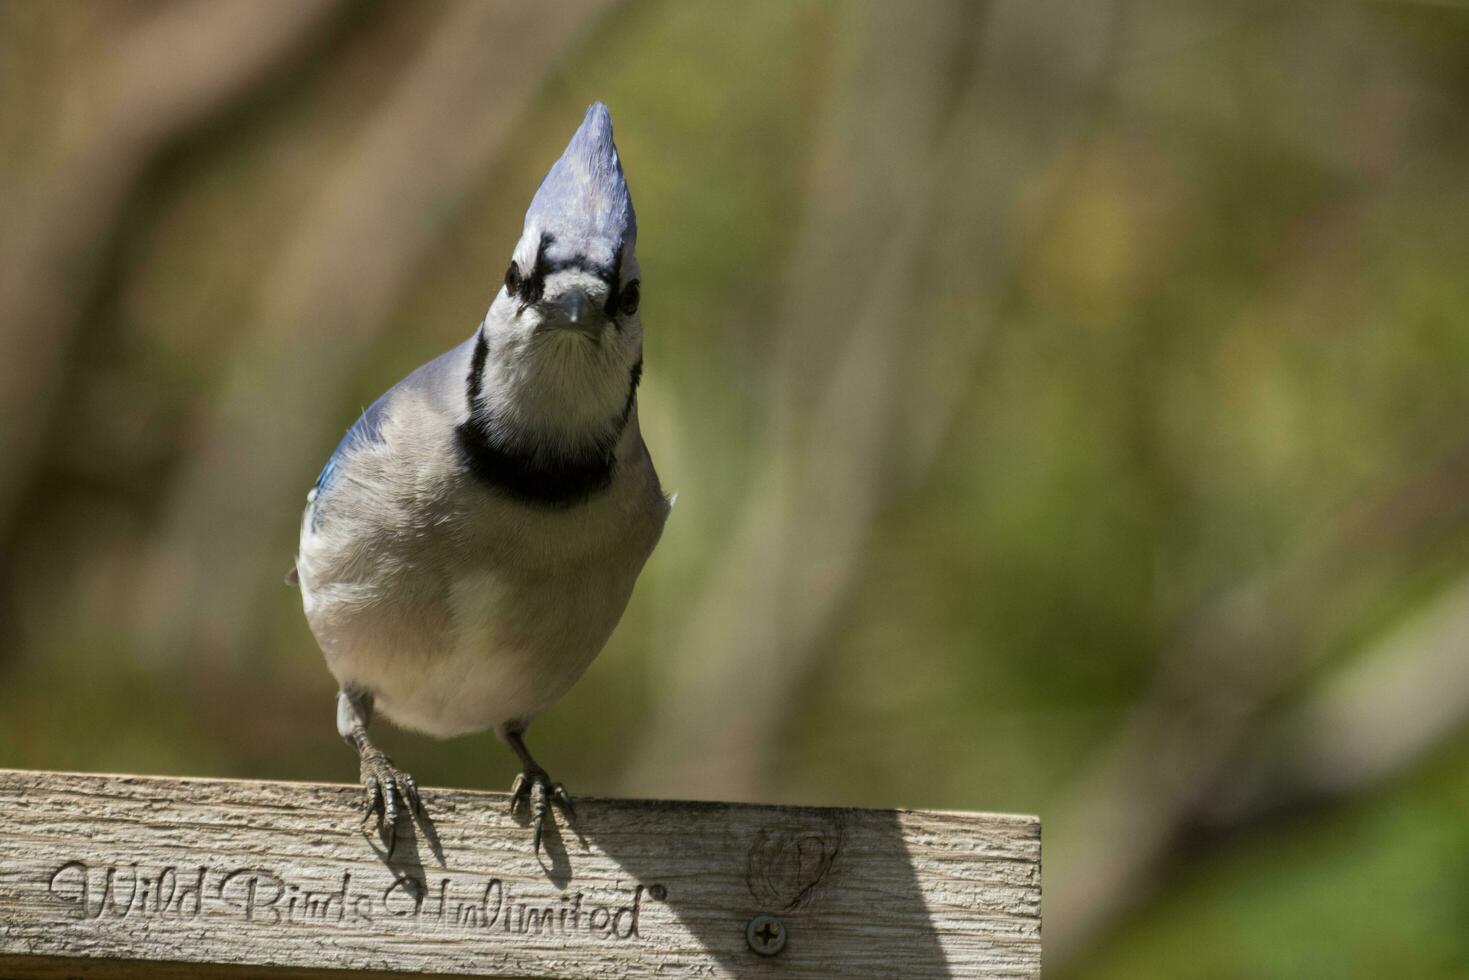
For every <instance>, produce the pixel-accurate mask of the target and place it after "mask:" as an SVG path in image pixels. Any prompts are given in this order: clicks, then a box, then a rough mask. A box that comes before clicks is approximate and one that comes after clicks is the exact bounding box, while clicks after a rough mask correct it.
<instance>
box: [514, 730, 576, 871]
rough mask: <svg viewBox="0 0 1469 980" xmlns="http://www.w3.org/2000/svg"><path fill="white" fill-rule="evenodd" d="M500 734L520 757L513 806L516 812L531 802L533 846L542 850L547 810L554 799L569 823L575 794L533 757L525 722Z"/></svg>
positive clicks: (571, 818)
mask: <svg viewBox="0 0 1469 980" xmlns="http://www.w3.org/2000/svg"><path fill="white" fill-rule="evenodd" d="M500 737H501V738H503V739H505V742H506V744H508V745H509V746H510V748H511V749H513V750H514V751H515V754H516V755H518V756H519V757H520V766H521V771H520V775H518V776H516V777H515V783H514V785H512V786H511V787H510V810H511V812H512V813H513V812H515V810H516V809H517V808H519V807H520V805H521V804H522V803H529V804H530V807H531V821H532V823H533V824H534V825H535V836H534V838H532V843H531V847H532V849H533V850H534V852H535V853H536V854H539V853H540V852H541V833H542V831H543V830H544V829H545V826H546V814H547V813H548V812H549V811H550V804H552V803H554V804H556V805H557V806H559V807H560V808H561V809H562V811H563V812H564V813H565V814H566V819H567V822H568V823H570V822H573V821H575V820H576V810H575V809H574V808H573V807H572V805H571V797H570V796H569V795H568V794H567V792H566V787H565V786H562V785H561V784H560V783H553V782H551V777H550V776H549V775H547V774H546V770H544V769H542V768H541V767H540V765H539V764H538V763H537V762H536V760H535V759H533V758H531V754H530V750H529V749H527V748H526V747H525V726H524V725H519V724H510V725H506V726H505V727H504V728H503V729H501V730H500Z"/></svg>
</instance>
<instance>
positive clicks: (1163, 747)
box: [0, 0, 1469, 980]
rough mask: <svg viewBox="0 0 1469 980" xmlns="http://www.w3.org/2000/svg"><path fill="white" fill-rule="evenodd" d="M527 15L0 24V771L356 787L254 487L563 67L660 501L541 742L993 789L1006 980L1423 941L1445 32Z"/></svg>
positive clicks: (669, 767)
mask: <svg viewBox="0 0 1469 980" xmlns="http://www.w3.org/2000/svg"><path fill="white" fill-rule="evenodd" d="M538 6H539V5H529V4H526V5H522V4H518V3H508V2H507V3H490V2H484V3H462V4H450V3H442V2H432V3H430V2H418V3H412V4H400V3H386V2H384V3H369V4H357V3H347V2H340V0H310V2H305V0H303V2H300V3H295V2H291V3H286V2H279V0H272V2H259V3H254V2H233V3H202V2H188V0H181V2H173V3H170V2H163V3H138V2H112V3H80V2H57V3H40V2H21V0H11V2H5V3H0V147H3V149H0V362H3V363H0V541H3V547H0V765H4V766H12V767H33V768H47V769H77V770H110V771H129V772H150V773H178V774H191V775H216V776H248V777H257V778H293V779H317V780H332V781H347V780H351V779H353V778H355V775H356V764H355V761H354V760H353V759H352V757H351V753H350V752H349V751H348V750H347V749H346V748H345V747H344V746H343V745H342V744H341V742H340V741H339V740H338V738H337V736H336V733H335V730H334V725H333V708H332V700H333V691H334V687H333V683H332V681H331V678H330V677H329V675H328V674H327V671H326V669H325V667H324V665H323V664H322V662H321V659H320V657H319V655H318V653H317V651H316V648H315V646H314V642H313V640H312V638H311V635H310V633H309V632H308V631H307V629H306V625H305V622H304V620H303V618H302V616H301V612H300V605H299V596H298V594H297V593H296V592H295V591H294V590H291V589H289V588H286V587H285V586H283V585H282V584H281V576H282V574H283V573H284V572H285V571H286V569H287V568H288V567H289V566H290V563H291V559H292V556H293V554H294V547H295V537H296V533H297V521H298V518H299V513H300V507H301V506H302V505H303V503H304V495H305V491H306V489H307V487H308V486H309V485H310V483H311V481H312V478H313V477H314V475H315V473H316V472H317V469H318V468H319V467H320V465H321V462H322V461H323V459H324V458H325V457H326V455H327V454H328V453H329V452H330V450H331V448H332V446H333V445H334V444H335V442H336V440H337V438H338V437H339V436H340V434H341V432H342V430H343V429H344V428H345V427H346V426H347V425H348V424H349V423H350V422H351V421H352V419H353V418H354V416H355V415H356V413H357V412H358V411H359V410H360V408H361V407H362V406H363V405H365V404H367V403H369V402H370V401H371V400H372V399H373V398H374V397H376V395H377V394H378V393H379V392H381V391H382V390H383V389H384V388H386V387H387V386H388V385H390V384H391V383H392V382H394V381H395V380H397V379H398V378H399V377H401V376H402V375H403V374H404V373H406V372H407V371H408V370H409V369H411V368H412V367H414V366H416V365H417V364H419V363H421V362H422V361H424V360H427V359H429V358H430V357H432V356H434V355H436V354H437V353H439V352H440V351H442V350H444V349H446V348H447V347H449V346H451V345H453V344H455V343H457V342H458V341H460V340H461V339H463V338H464V337H466V336H468V335H469V333H470V332H471V331H472V330H473V328H474V326H475V324H476V323H477V321H478V319H479V318H480V316H481V315H482V313H483V311H484V308H485V306H486V305H487V304H488V302H489V299H490V298H491V296H492V295H493V292H494V290H495V289H496V288H497V286H498V283H499V279H500V276H501V273H502V270H503V269H504V266H505V263H506V259H507V256H508V254H509V251H510V248H511V246H512V245H513V243H514V241H515V239H516V237H517V236H518V234H519V230H520V221H521V217H522V215H523V212H524V208H525V206H526V204H527V203H528V202H529V199H530V196H531V194H532V193H533V192H534V190H535V187H536V184H537V181H538V180H539V178H540V176H541V175H542V174H543V173H544V171H545V170H546V168H547V167H548V166H549V165H550V163H551V162H552V161H553V160H554V159H555V157H556V155H557V154H558V153H559V151H560V148H561V146H562V145H563V144H564V141H565V140H566V138H567V137H568V135H569V134H570V132H571V131H572V130H573V129H574V127H575V126H576V124H577V122H578V121H579V120H580V118H581V113H582V111H583V109H584V108H585V106H586V104H587V103H588V102H590V101H592V100H594V99H602V100H605V101H606V102H608V103H609V105H610V106H611V108H612V111H613V114H614V118H615V120H616V126H617V139H618V145H619V147H620V149H621V153H622V159H623V162H624V165H625V167H626V170H627V174H628V177H629V181H630V183H631V186H632V189H633V195H634V199H635V201H636V204H637V208H638V215H639V219H640V220H639V227H640V232H641V235H640V240H639V256H640V259H641V262H642V266H643V270H644V288H643V297H644V300H643V316H644V322H645V324H646V331H647V351H646V358H647V372H646V374H645V381H644V387H643V394H642V397H641V400H640V406H641V409H640V410H641V414H642V419H643V426H644V432H645V435H646V437H647V441H648V443H649V445H650V447H651V449H652V451H653V454H654V457H655V458H656V460H657V463H658V468H659V471H660V473H661V475H662V477H663V482H664V485H665V487H667V488H668V489H670V490H676V491H677V492H678V503H677V506H676V508H675V509H674V512H673V515H672V518H671V520H670V522H669V525H668V530H667V532H666V533H665V536H664V539H663V542H662V544H661V545H660V547H659V549H658V551H657V553H656V554H655V555H654V557H653V559H652V561H651V562H650V564H649V566H648V568H647V570H646V571H645V572H644V574H643V577H642V580H641V582H640V584H639V586H638V590H637V593H636V595H635V597H634V600H633V605H632V607H631V608H630V610H629V611H628V614H627V616H626V618H625V620H624V621H623V623H622V625H621V627H620V628H619V629H618V631H617V634H616V635H615V636H614V638H613V641H612V643H611V644H610V645H609V647H608V649H607V650H606V651H605V652H604V653H603V654H602V656H601V657H600V659H599V660H598V661H597V662H596V664H595V665H594V666H593V667H592V669H591V670H590V672H589V673H588V674H587V676H586V677H585V678H584V679H583V680H582V682H581V683H580V684H579V685H578V686H577V687H576V688H575V689H574V691H573V692H572V693H571V694H570V695H569V696H568V697H567V698H566V699H565V700H564V701H562V702H561V703H560V704H558V705H557V706H556V707H555V708H554V709H552V710H551V711H550V712H549V713H548V714H547V715H546V716H544V718H543V719H541V720H540V721H539V722H538V724H537V725H536V728H535V732H534V735H535V738H534V739H533V744H534V745H535V746H536V751H537V753H538V755H539V756H540V757H541V758H542V759H543V760H544V761H546V763H547V765H548V767H549V768H550V769H551V770H552V771H553V772H554V773H555V774H556V776H557V777H558V778H560V779H563V780H565V781H566V783H567V784H568V785H569V786H570V787H571V790H572V792H573V793H582V794H588V795H606V794H629V795H640V796H648V795H664V796H682V797H712V798H727V799H752V800H763V801H770V802H788V803H821V804H854V805H869V806H885V807H886V806H913V807H944V808H964V809H983V810H1002V811H1024V812H1034V813H1039V814H1040V815H1041V817H1042V819H1043V821H1044V827H1045V835H1044V839H1045V848H1046V871H1045V882H1044V888H1045V905H1044V909H1045V930H1044V935H1045V942H1046V956H1047V974H1048V975H1049V976H1056V977H1071V978H1104V977H1105V978H1111V977H1117V978H1121V977H1128V978H1138V977H1159V978H1221V980H1223V978H1237V977H1252V978H1253V977H1301V976H1330V977H1337V978H1358V977H1360V978H1378V977H1382V976H1385V975H1389V974H1392V975H1395V976H1403V977H1423V978H1437V977H1444V978H1449V977H1463V976H1465V975H1466V974H1469V926H1466V923H1469V819H1466V817H1469V411H1466V409H1469V370H1466V367H1469V328H1466V324H1469V233H1466V232H1469V220H1466V219H1469V167H1466V161H1469V10H1466V9H1464V8H1459V7H1456V6H1454V5H1450V4H1446V3H1445V4H1432V3H1422V4H1419V3H1380V4H1353V3H1345V2H1323V3H1304V2H1303V3H1293V4H1285V3H1235V4H1217V3H1203V2H1199V3H1186V2H1185V3H1178V2H1172V3H1162V2H1144V0H990V2H957V0H956V2H940V0H934V2H928V3H923V4H897V3H892V4H888V3H869V4H857V3H836V2H815V0H802V2H789V3H787V2H774V0H772V2H761V3H755V4H748V5H741V6H731V5H726V4H708V3H698V4H696V3H684V2H677V0H629V2H623V3H615V2H609V0H576V2H574V3H568V4H565V5H557V9H556V10H555V12H554V13H551V12H542V13H537V11H536V8H537V7H538ZM380 736H381V742H382V744H383V746H384V748H385V749H387V751H388V752H389V753H390V754H391V755H393V756H395V757H396V758H397V759H398V761H400V762H402V763H403V764H404V766H405V767H406V768H407V769H408V770H410V771H412V772H413V773H414V774H415V776H416V777H417V778H418V779H419V780H420V783H421V784H427V785H430V786H432V785H454V786H469V787H482V788H495V789H501V788H505V787H507V786H508V785H509V782H510V778H511V775H512V771H513V766H512V757H511V755H510V753H509V752H508V751H506V750H505V749H504V748H503V747H501V746H499V745H497V744H496V743H495V742H494V740H493V738H492V737H490V736H488V735H486V736H482V737H477V738H468V739H460V740H456V741H452V742H446V743H437V742H432V741H430V740H427V739H422V738H417V737H413V736H409V735H404V734H403V733H400V732H393V731H390V730H389V729H387V728H386V727H384V728H383V729H382V731H381V732H380ZM430 802H431V796H430Z"/></svg>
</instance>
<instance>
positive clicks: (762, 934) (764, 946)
mask: <svg viewBox="0 0 1469 980" xmlns="http://www.w3.org/2000/svg"><path fill="white" fill-rule="evenodd" d="M745 941H746V942H748V943H749V944H750V948H751V949H753V950H754V951H755V952H757V953H759V954H760V955H761V956H774V955H775V954H776V953H779V952H780V951H781V950H783V949H785V948H786V924H785V923H784V922H782V921H780V920H779V919H777V918H776V917H775V916H773V915H765V914H763V913H762V914H760V915H757V916H755V917H754V918H753V919H751V920H750V922H749V924H748V925H747V926H745Z"/></svg>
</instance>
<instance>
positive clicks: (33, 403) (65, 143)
mask: <svg viewBox="0 0 1469 980" xmlns="http://www.w3.org/2000/svg"><path fill="white" fill-rule="evenodd" d="M345 6H346V4H345V3H344V2H343V0H270V2H257V0H227V2H211V3H204V2H188V3H174V4H170V5H168V6H165V7H163V8H162V9H161V10H160V11H159V12H158V13H156V14H153V15H151V16H150V17H149V18H147V19H146V20H144V21H143V22H142V23H141V24H140V26H137V27H133V28H130V29H129V30H128V31H127V33H126V34H125V35H124V36H123V37H122V38H120V39H119V40H118V41H117V42H116V43H114V44H110V45H109V46H108V47H107V50H106V53H105V54H103V56H102V57H101V58H100V60H99V61H98V62H96V63H86V64H75V65H71V66H69V68H68V71H67V77H68V79H69V80H70V81H69V86H68V88H67V89H65V90H64V91H62V92H61V93H60V94H59V95H58V96H56V97H55V100H54V102H55V105H54V106H53V107H52V108H51V109H50V110H49V115H50V116H51V117H52V118H53V119H54V122H53V123H52V126H51V131H50V132H49V133H48V134H47V138H48V141H49V143H50V145H48V146H47V147H45V148H43V149H42V150H41V151H39V153H38V157H39V159H38V160H34V161H28V165H27V166H26V167H25V168H24V172H23V175H22V176H21V177H19V178H17V180H16V182H15V186H12V187H9V188H7V189H6V190H5V193H4V197H5V199H6V202H7V214H6V217H5V221H4V222H0V347H3V348H4V350H5V352H6V353H5V357H4V358H3V359H0V456H3V457H4V459H5V465H4V466H3V467H0V539H3V538H4V537H5V536H6V534H7V529H8V527H9V525H10V521H11V520H13V518H14V514H13V511H14V508H15V507H16V505H17V502H18V501H19V499H20V497H21V494H22V492H23V490H24V487H25V486H26V485H27V483H28V481H29V480H30V479H31V478H32V474H33V471H34V467H35V465H36V462H37V459H38V454H39V450H40V446H41V444H42V442H43V440H44V438H45V433H46V432H47V430H48V427H49V425H50V422H51V419H52V416H53V413H54V411H55V408H56V406H57V402H58V400H59V398H60V396H61V393H62V391H63V390H64V377H65V373H66V370H67V365H66V362H67V355H68V353H69V352H70V351H71V350H72V349H73V346H74V344H75V343H77V334H78V332H79V331H80V329H81V327H82V322H83V316H84V313H85V310H86V307H87V304H88V303H90V302H91V301H92V299H93V296H94V294H95V292H96V289H97V285H98V282H99V280H100V278H101V276H102V274H103V271H104V269H105V266H106V263H107V260H108V257H109V254H110V253H111V251H112V249H113V247H114V243H115V239H116V237H117V228H118V223H119V218H120V216H121V214H122V212H123V209H124V205H125V203H126V202H127V201H128V199H129V198H130V197H131V195H132V194H133V193H134V191H135V190H136V189H137V187H138V185H139V183H140V181H141V180H142V178H143V176H144V174H146V172H147V171H148V168H149V167H150V166H151V165H152V164H153V162H154V161H155V160H157V159H158V158H159V156H160V155H161V154H162V153H163V152H164V151H166V150H167V149H168V148H169V147H170V146H172V145H173V144H175V143H176V142H177V141H178V140H180V139H182V138H183V137H185V136H187V135H188V134H189V133H190V132H191V131H193V130H195V129H197V128H198V127H199V126H200V125H201V124H204V123H206V122H209V121H210V120H213V119H215V118H216V117H218V116H219V115H220V114H222V113H224V112H226V111H228V110H229V109H230V108H232V107H233V106H234V105H236V104H238V103H239V102H240V101H241V100H243V99H245V98H247V97H249V96H250V95H251V94H252V93H253V92H255V91H256V90H258V89H259V88H260V87H261V86H262V85H263V84H264V83H265V82H267V81H268V80H269V79H270V78H271V77H272V76H274V75H276V74H277V73H279V72H280V71H281V70H282V68H283V67H284V66H285V65H286V64H287V63H288V62H290V61H291V60H293V59H296V58H299V57H301V56H302V55H303V53H305V52H306V51H307V50H309V49H310V48H311V47H312V45H313V43H314V42H315V41H316V40H317V39H319V38H320V37H321V36H322V35H323V33H324V29H325V28H326V27H327V26H328V25H329V24H330V23H332V22H333V20H334V18H336V17H337V16H338V15H339V14H341V12H342V11H343V10H344V9H345ZM76 60H78V61H82V59H81V58H78V59H76Z"/></svg>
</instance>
